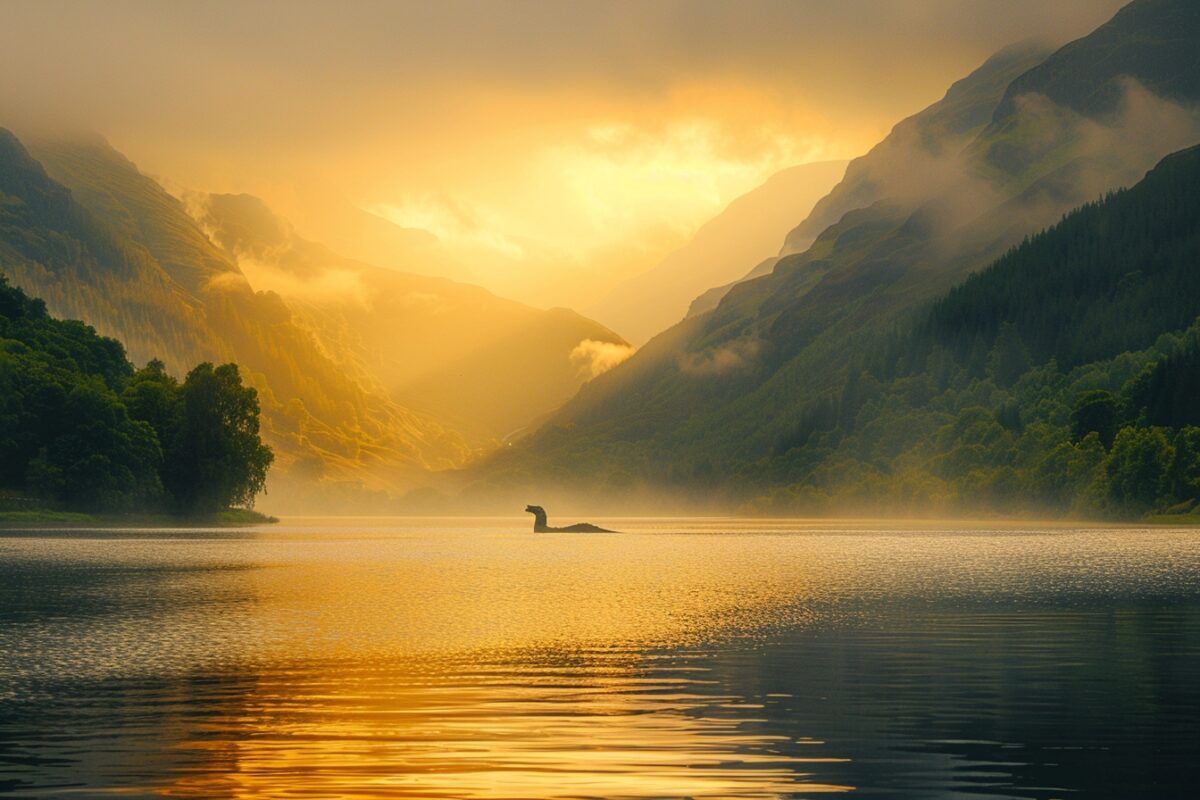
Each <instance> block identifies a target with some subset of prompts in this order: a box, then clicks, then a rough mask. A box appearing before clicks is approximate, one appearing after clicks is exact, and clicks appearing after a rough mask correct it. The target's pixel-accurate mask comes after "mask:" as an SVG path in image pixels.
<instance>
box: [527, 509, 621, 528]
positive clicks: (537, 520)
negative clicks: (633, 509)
mask: <svg viewBox="0 0 1200 800" xmlns="http://www.w3.org/2000/svg"><path fill="white" fill-rule="evenodd" d="M525 511H526V512H528V513H530V514H533V532H534V533H615V531H610V530H608V529H607V528H601V527H598V526H596V525H593V524H591V523H590V522H580V523H579V524H577V525H567V526H566V527H564V528H551V527H550V526H549V525H547V524H546V509H544V508H542V507H541V506H525Z"/></svg>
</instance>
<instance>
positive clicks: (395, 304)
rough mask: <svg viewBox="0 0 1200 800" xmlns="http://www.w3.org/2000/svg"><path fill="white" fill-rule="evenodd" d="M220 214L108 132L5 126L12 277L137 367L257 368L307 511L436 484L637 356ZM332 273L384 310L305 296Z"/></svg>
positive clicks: (265, 218) (267, 217)
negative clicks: (167, 185)
mask: <svg viewBox="0 0 1200 800" xmlns="http://www.w3.org/2000/svg"><path fill="white" fill-rule="evenodd" d="M220 204H221V205H222V212H223V213H222V214H221V215H220V221H221V223H222V224H224V225H228V226H229V227H228V228H226V229H223V230H221V231H220V233H221V236H222V237H223V238H217V237H216V236H214V234H215V233H216V232H217V227H218V226H216V225H215V224H214V222H215V218H214V217H211V216H210V217H209V218H208V219H207V220H206V222H207V223H208V224H206V225H201V223H200V222H199V221H197V219H196V218H195V217H194V216H193V213H192V211H190V210H189V208H188V207H187V206H185V204H184V203H183V202H181V201H180V200H179V199H177V198H175V197H174V196H172V195H170V194H169V193H167V192H166V191H165V190H163V188H162V187H161V186H160V185H159V184H157V183H156V182H155V181H153V180H152V179H150V178H148V177H147V176H145V175H143V174H142V173H141V172H140V171H139V170H138V169H137V167H136V166H135V165H134V164H133V163H132V162H130V161H129V160H128V159H126V158H125V157H124V156H123V155H121V154H120V153H118V152H117V151H116V150H114V149H113V148H112V147H111V146H110V145H108V143H107V142H105V141H104V140H103V139H100V138H99V137H82V138H81V137H71V138H65V139H38V140H35V141H34V142H33V144H32V145H31V150H26V148H25V146H24V145H23V144H22V143H21V142H20V141H18V140H17V138H16V137H15V136H13V135H12V134H11V133H10V132H8V131H3V130H0V271H2V272H4V273H5V274H6V275H8V276H9V278H10V279H11V280H12V282H13V283H14V284H15V285H18V286H20V287H22V288H24V289H26V290H27V291H29V292H30V293H31V294H33V295H36V296H39V297H42V298H44V299H45V301H46V303H47V305H48V307H49V308H50V310H51V312H52V313H54V314H55V315H57V316H61V317H69V318H75V319H82V320H85V321H87V322H88V323H90V324H92V325H94V326H95V327H96V328H97V329H98V330H99V331H100V332H101V333H103V334H106V335H109V336H114V337H118V338H120V339H121V340H122V341H124V342H126V344H127V346H128V348H129V352H130V356H131V357H132V358H133V359H134V360H136V361H139V362H145V361H147V360H149V359H151V358H161V359H163V360H164V361H165V362H166V363H167V365H168V367H169V368H170V369H172V370H173V371H174V372H175V373H176V374H181V373H182V370H183V369H184V368H186V367H187V366H189V365H191V364H194V363H196V362H198V361H202V360H213V361H219V362H224V361H236V362H238V363H239V364H240V365H241V367H242V370H243V375H244V376H245V378H246V380H247V382H248V383H250V384H251V385H253V386H255V388H257V389H258V390H259V396H260V400H261V403H262V407H263V424H264V436H265V438H266V439H267V440H268V442H269V443H270V444H271V445H272V447H274V448H275V450H276V451H277V453H278V455H279V458H278V459H277V464H278V468H277V470H276V471H275V472H274V473H273V477H272V483H271V488H272V490H273V492H274V494H276V495H278V493H279V489H280V486H282V485H284V484H287V485H297V486H298V485H308V486H313V487H316V486H318V485H319V486H321V487H324V488H323V489H320V490H305V491H299V492H298V493H297V494H295V495H293V496H292V499H297V500H300V501H303V500H305V499H306V498H308V499H311V498H313V497H316V496H319V495H320V493H321V492H322V491H327V492H332V493H333V494H334V495H336V496H337V497H341V498H343V499H344V500H345V501H346V502H360V503H361V502H362V498H367V499H371V501H372V502H375V501H376V500H385V499H386V496H385V495H383V494H381V493H382V492H403V491H405V490H406V489H409V488H412V487H415V486H420V485H422V484H423V483H424V482H425V481H426V480H427V479H428V478H427V475H428V471H429V470H437V469H445V468H448V467H452V466H456V465H459V464H462V463H463V462H464V461H465V460H466V459H468V458H470V457H471V456H472V455H473V454H474V453H477V452H479V451H480V450H481V449H486V448H488V447H494V446H496V444H497V442H498V440H499V439H500V438H501V437H503V436H505V435H506V434H508V433H510V432H512V431H513V430H514V429H518V428H521V427H524V426H527V425H529V424H530V423H531V422H533V421H534V420H535V419H536V418H537V417H538V416H539V415H542V414H544V413H546V412H548V411H550V410H551V409H553V408H554V407H555V406H556V405H558V404H560V403H561V402H562V401H563V400H565V399H566V398H567V397H569V396H570V395H571V394H572V393H573V392H574V391H575V390H576V389H577V388H578V386H579V385H580V384H581V383H582V382H583V381H584V380H586V379H587V378H588V377H590V376H591V375H592V374H593V373H592V371H591V370H592V367H593V363H592V360H591V357H590V356H589V355H588V352H583V351H581V353H582V355H581V353H576V350H577V349H579V348H581V347H582V346H583V345H585V344H586V343H589V342H590V343H592V344H589V345H587V347H585V348H584V350H585V351H586V350H588V348H592V347H597V346H599V347H611V348H627V347H628V346H627V345H626V344H625V342H624V341H623V340H622V339H621V338H620V337H619V336H617V335H616V334H614V333H613V332H612V331H610V330H608V329H607V328H604V327H603V326H600V325H598V324H596V323H594V322H591V321H590V320H587V319H585V318H583V317H580V316H579V315H577V314H574V313H573V312H570V311H567V310H564V309H559V310H552V311H538V310H535V309H532V308H529V307H528V306H524V305H522V304H520V303H515V302H512V301H508V300H503V299H501V298H497V297H495V296H494V295H492V294H490V293H489V292H486V291H484V290H482V289H479V288H478V287H472V286H468V285H465V284H458V283H454V282H452V281H449V280H444V279H438V278H427V277H421V276H416V275H408V274H403V273H399V272H395V271H393V270H388V269H382V268H377V267H372V266H370V265H367V264H362V263H360V262H354V261H351V260H349V259H345V258H342V257H340V256H337V255H336V254H334V253H332V252H331V251H329V250H328V248H325V247H323V246H322V245H319V244H316V243H313V242H309V241H306V240H303V239H302V238H300V237H298V236H296V235H295V232H294V231H293V230H292V229H291V227H290V225H287V224H286V223H285V222H283V221H282V220H280V219H278V218H277V217H275V216H274V215H273V213H272V212H270V211H269V209H266V208H265V207H262V206H261V204H260V203H258V201H257V200H254V199H252V198H251V199H247V198H242V199H241V202H240V203H239V202H237V201H236V199H233V198H224V199H223V200H222V201H221V203H220ZM205 213H206V214H207V213H208V212H207V211H206V212H205ZM239 226H240V227H239ZM243 258H249V261H248V262H247V266H248V267H250V266H253V267H254V268H255V270H257V272H254V273H253V277H254V278H255V280H256V281H260V282H262V283H264V284H265V288H266V289H267V290H266V291H263V290H260V286H258V285H255V284H254V283H252V281H251V280H249V279H248V276H247V274H246V272H245V271H243V269H242V267H241V266H240V261H241V260H242V259H243ZM264 269H271V270H274V272H273V273H271V274H270V275H269V276H268V277H269V278H271V280H266V279H264V274H265V273H264V272H263V270H264ZM330 272H332V273H333V274H335V275H336V277H337V278H338V279H339V280H342V279H348V280H351V281H352V282H354V284H355V286H356V287H357V288H358V289H360V290H361V291H362V292H364V294H362V295H361V296H360V297H358V298H356V303H357V302H358V301H361V300H369V303H368V304H367V305H362V304H361V303H360V304H358V305H356V304H355V303H346V302H342V301H344V300H346V299H347V297H346V296H343V295H340V294H339V293H338V292H333V291H330V285H318V286H317V288H318V289H319V291H317V292H315V293H308V294H307V295H306V294H305V293H304V292H300V293H299V294H296V293H293V292H290V291H288V290H289V288H291V286H293V285H294V286H295V287H299V286H303V285H304V284H305V282H306V281H309V280H311V279H312V278H313V277H314V276H324V275H326V274H327V273H330ZM281 279H286V280H292V281H293V282H294V284H293V285H289V284H287V282H286V280H284V282H283V283H280V282H279V281H280V280H281ZM334 288H338V287H334ZM276 290H278V291H276ZM451 312H452V313H451ZM472 321H473V322H474V327H473V328H472V327H470V326H469V325H468V322H472ZM384 323H386V324H384ZM589 352H590V351H589ZM468 439H469V440H470V441H469V442H468ZM281 481H283V483H281ZM356 492H358V493H359V494H355V493H356ZM364 492H365V493H366V494H362V493H364ZM372 493H374V494H372ZM355 497H359V498H360V500H358V501H355V500H353V498H355Z"/></svg>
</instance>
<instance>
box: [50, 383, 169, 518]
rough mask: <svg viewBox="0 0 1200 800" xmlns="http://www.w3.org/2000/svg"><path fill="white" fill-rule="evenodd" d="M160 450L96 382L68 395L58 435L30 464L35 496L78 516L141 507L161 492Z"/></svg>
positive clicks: (150, 431) (148, 433)
mask: <svg viewBox="0 0 1200 800" xmlns="http://www.w3.org/2000/svg"><path fill="white" fill-rule="evenodd" d="M161 461H162V450H161V449H160V448H159V444H158V440H157V437H155V435H154V431H153V429H152V428H151V427H150V425H149V424H147V423H145V422H141V421H138V420H132V419H130V418H129V415H128V413H127V412H126V410H125V407H124V406H123V405H121V403H120V401H119V400H118V399H117V396H116V395H115V394H113V393H112V392H111V391H109V390H108V389H107V388H106V387H105V386H104V385H103V383H101V382H100V380H99V379H93V380H92V381H88V382H83V383H80V384H79V385H77V386H76V387H75V388H74V389H72V390H71V393H70V394H69V395H68V396H67V400H66V403H65V404H64V406H63V410H62V418H61V420H60V430H59V432H58V435H57V436H55V437H54V438H53V439H52V440H50V441H49V442H48V443H47V444H46V446H44V447H42V448H41V450H40V451H39V452H38V454H37V456H36V457H35V458H34V459H33V460H32V461H31V462H30V464H29V469H28V476H27V478H28V485H29V487H30V489H32V490H33V491H34V492H35V493H37V494H39V495H41V496H43V497H47V498H50V499H54V500H57V501H59V502H62V503H64V504H65V505H68V506H70V507H73V508H79V509H84V510H89V511H92V510H114V509H121V510H124V509H130V508H138V507H143V506H145V505H146V504H148V503H152V502H154V501H156V500H157V497H158V495H159V494H160V493H161V491H162V486H161V484H160V482H159V478H158V466H159V463H160V462H161Z"/></svg>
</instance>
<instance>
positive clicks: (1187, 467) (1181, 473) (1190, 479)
mask: <svg viewBox="0 0 1200 800" xmlns="http://www.w3.org/2000/svg"><path fill="white" fill-rule="evenodd" d="M1174 444H1175V460H1174V461H1173V462H1172V464H1171V490H1172V492H1173V493H1174V494H1175V498H1176V499H1177V500H1200V428H1197V427H1187V428H1183V429H1182V430H1180V431H1179V432H1178V433H1176V434H1175V442H1174Z"/></svg>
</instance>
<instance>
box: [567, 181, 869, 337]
mask: <svg viewBox="0 0 1200 800" xmlns="http://www.w3.org/2000/svg"><path fill="white" fill-rule="evenodd" d="M845 168H846V162H844V161H823V162H817V163H813V164H802V165H800V166H796V167H790V168H788V169H784V170H780V171H779V172H777V173H775V174H774V175H772V176H771V177H770V178H768V179H767V181H766V182H765V183H763V184H762V185H761V186H759V187H757V188H756V189H753V190H752V191H749V192H747V193H746V194H744V195H741V196H740V197H738V198H737V199H735V200H734V201H733V202H731V203H730V204H729V205H728V206H726V207H725V209H724V210H723V211H722V212H721V213H720V214H718V215H717V216H715V217H713V218H712V219H710V220H709V221H708V222H706V223H704V224H703V225H702V226H700V228H699V230H697V231H696V234H695V235H694V236H693V237H692V239H691V241H689V242H688V243H687V244H686V245H684V246H683V247H681V248H680V249H678V250H676V251H675V252H673V253H671V254H670V255H668V256H667V257H666V258H664V259H663V260H662V261H661V262H659V263H658V264H657V265H656V266H655V267H653V268H652V269H650V270H649V271H647V272H644V273H642V274H641V275H637V276H635V277H633V278H630V279H629V280H627V281H625V282H623V283H621V284H620V285H619V286H617V287H616V288H614V289H613V290H612V291H611V292H609V294H608V296H607V297H605V298H604V299H603V300H601V301H600V302H599V303H597V304H596V305H595V306H593V307H591V308H589V309H588V311H589V313H590V314H591V315H592V316H594V317H596V318H597V319H602V320H605V321H606V322H608V323H609V324H611V325H613V326H614V327H615V328H616V329H617V330H620V331H622V332H623V333H624V334H625V335H626V336H628V337H629V338H630V340H631V341H633V342H635V343H640V342H644V341H645V340H646V339H649V338H650V337H651V336H653V335H654V334H656V333H658V332H660V331H662V330H665V329H666V328H667V327H669V326H671V325H673V324H674V323H676V322H678V321H679V320H681V319H683V317H684V316H685V315H686V313H687V310H688V304H689V303H690V302H691V301H692V299H693V298H695V297H696V296H697V295H699V294H700V293H701V292H704V291H705V290H707V289H709V288H711V287H713V286H719V285H723V284H727V283H729V282H730V281H732V280H735V279H737V278H740V277H741V276H742V275H744V274H745V272H746V270H747V269H749V268H750V267H752V266H753V265H754V264H756V263H758V262H760V261H762V260H763V259H764V258H767V257H769V256H771V255H773V254H774V253H775V252H776V251H777V250H778V248H779V241H780V239H781V238H782V237H783V235H784V233H786V232H787V231H788V229H789V228H791V226H792V225H793V223H794V222H795V220H796V219H797V218H798V217H803V216H804V215H805V214H807V213H808V212H809V210H810V209H811V208H812V206H813V203H815V202H816V201H817V200H818V199H819V198H820V197H822V196H823V195H824V194H825V193H826V192H828V191H829V189H830V188H831V187H832V186H834V184H836V183H837V182H838V180H839V179H840V178H841V177H842V173H843V172H844V171H845Z"/></svg>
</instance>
